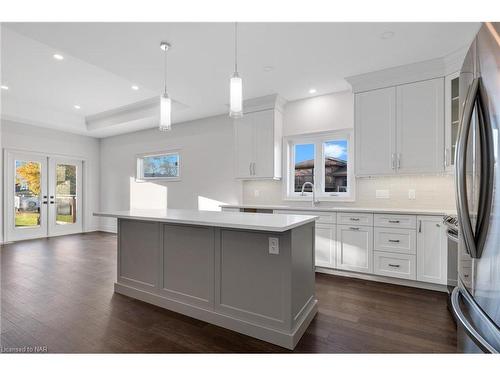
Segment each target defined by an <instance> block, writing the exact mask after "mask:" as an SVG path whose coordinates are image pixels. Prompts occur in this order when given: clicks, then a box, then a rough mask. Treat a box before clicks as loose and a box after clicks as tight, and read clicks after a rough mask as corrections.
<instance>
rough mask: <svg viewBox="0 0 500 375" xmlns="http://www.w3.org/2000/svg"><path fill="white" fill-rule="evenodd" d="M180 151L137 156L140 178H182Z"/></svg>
mask: <svg viewBox="0 0 500 375" xmlns="http://www.w3.org/2000/svg"><path fill="white" fill-rule="evenodd" d="M180 176H181V175H180V154H179V152H178V151H169V152H161V153H160V152H159V153H154V154H144V155H139V156H137V179H138V180H172V181H176V180H180Z"/></svg>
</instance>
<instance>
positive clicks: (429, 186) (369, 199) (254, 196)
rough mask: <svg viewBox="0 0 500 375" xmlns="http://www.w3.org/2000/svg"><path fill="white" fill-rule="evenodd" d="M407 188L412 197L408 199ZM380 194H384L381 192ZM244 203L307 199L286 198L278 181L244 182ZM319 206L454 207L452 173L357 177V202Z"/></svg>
mask: <svg viewBox="0 0 500 375" xmlns="http://www.w3.org/2000/svg"><path fill="white" fill-rule="evenodd" d="M377 190H379V196H380V191H381V190H383V191H388V194H389V198H376V195H377ZM410 190H413V191H414V198H415V199H409V196H410V195H412V194H410ZM383 195H386V192H384V194H383ZM242 203H243V204H262V205H266V204H270V205H273V204H274V205H290V206H297V207H299V206H307V205H308V202H293V201H285V200H283V196H282V182H281V181H267V180H266V181H245V182H244V183H243V202H242ZM320 206H322V207H332V206H335V207H367V208H371V207H373V208H415V209H418V208H421V209H426V208H428V209H444V210H454V209H455V188H454V179H453V176H452V175H422V176H390V177H367V178H357V179H356V201H355V202H352V203H351V202H349V203H340V202H339V203H336V202H321V204H320Z"/></svg>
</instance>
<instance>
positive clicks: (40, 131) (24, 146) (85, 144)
mask: <svg viewBox="0 0 500 375" xmlns="http://www.w3.org/2000/svg"><path fill="white" fill-rule="evenodd" d="M1 124H2V130H1V134H2V135H1V146H2V152H3V150H4V149H15V150H23V151H28V152H29V151H31V152H41V153H46V154H55V155H64V156H71V157H77V158H81V159H83V160H84V184H85V187H84V197H83V201H84V211H85V217H84V231H93V230H98V229H99V227H100V219H99V218H97V217H94V216H93V215H92V214H93V212H95V211H98V210H99V159H100V157H99V152H100V150H99V143H100V141H99V139H96V138H92V137H87V136H83V135H76V134H71V133H66V132H61V131H58V130H52V129H47V128H41V127H36V126H31V125H26V124H22V123H18V122H12V121H7V120H2V121H1ZM3 174H4V173H2V175H3ZM4 207H5V205H4Z"/></svg>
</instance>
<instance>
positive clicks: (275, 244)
mask: <svg viewBox="0 0 500 375" xmlns="http://www.w3.org/2000/svg"><path fill="white" fill-rule="evenodd" d="M279 253H280V241H279V238H277V237H269V254H275V255H277V254H279Z"/></svg>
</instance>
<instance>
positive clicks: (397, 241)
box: [389, 240, 399, 243]
mask: <svg viewBox="0 0 500 375" xmlns="http://www.w3.org/2000/svg"><path fill="white" fill-rule="evenodd" d="M389 242H395V243H399V240H389Z"/></svg>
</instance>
